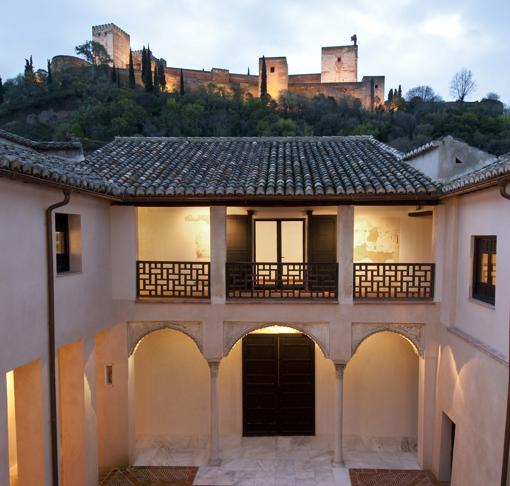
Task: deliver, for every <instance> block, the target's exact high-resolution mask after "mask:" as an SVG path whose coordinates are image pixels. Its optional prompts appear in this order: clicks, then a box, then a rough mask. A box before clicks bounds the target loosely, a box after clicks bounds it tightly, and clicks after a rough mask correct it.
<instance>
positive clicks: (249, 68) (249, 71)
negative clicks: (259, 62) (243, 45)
mask: <svg viewBox="0 0 510 486" xmlns="http://www.w3.org/2000/svg"><path fill="white" fill-rule="evenodd" d="M249 75H250V66H248V76H249Z"/></svg>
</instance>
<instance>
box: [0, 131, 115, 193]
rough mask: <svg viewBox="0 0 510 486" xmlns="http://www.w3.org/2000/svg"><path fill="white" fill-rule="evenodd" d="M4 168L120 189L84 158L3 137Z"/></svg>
mask: <svg viewBox="0 0 510 486" xmlns="http://www.w3.org/2000/svg"><path fill="white" fill-rule="evenodd" d="M2 169H3V170H6V171H9V172H10V173H14V174H16V173H18V174H22V175H24V176H29V177H34V178H36V179H41V180H44V181H49V182H52V183H56V184H61V185H65V186H70V187H74V188H77V189H82V190H86V191H93V192H97V193H100V194H109V195H114V194H118V193H119V191H118V189H117V188H116V186H115V184H112V183H108V182H105V181H104V180H103V179H101V178H99V177H98V176H97V175H96V174H94V173H93V171H92V170H91V169H90V168H89V167H87V165H86V164H85V163H83V162H81V163H79V162H75V161H72V160H69V159H67V158H64V157H59V156H57V155H46V154H41V153H39V152H38V151H36V150H34V149H32V148H28V147H26V146H20V145H17V144H16V145H15V144H12V143H9V142H6V141H5V140H2V139H1V138H0V170H2Z"/></svg>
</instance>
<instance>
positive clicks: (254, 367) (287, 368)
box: [243, 334, 315, 436]
mask: <svg viewBox="0 0 510 486" xmlns="http://www.w3.org/2000/svg"><path fill="white" fill-rule="evenodd" d="M314 434H315V346H314V343H313V341H312V340H311V339H310V338H308V337H307V336H305V335H304V334H249V335H248V336H246V337H245V338H244V339H243V435H245V436H272V435H314Z"/></svg>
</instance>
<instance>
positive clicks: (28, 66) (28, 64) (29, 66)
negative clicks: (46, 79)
mask: <svg viewBox="0 0 510 486" xmlns="http://www.w3.org/2000/svg"><path fill="white" fill-rule="evenodd" d="M24 76H25V80H26V81H30V82H32V81H33V80H34V63H33V61H32V56H30V59H25V72H24Z"/></svg>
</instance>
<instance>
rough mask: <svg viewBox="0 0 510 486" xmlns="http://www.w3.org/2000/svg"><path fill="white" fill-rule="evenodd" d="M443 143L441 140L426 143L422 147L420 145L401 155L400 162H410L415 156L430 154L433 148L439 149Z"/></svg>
mask: <svg viewBox="0 0 510 486" xmlns="http://www.w3.org/2000/svg"><path fill="white" fill-rule="evenodd" d="M442 143H443V139H438V140H432V141H431V142H427V143H425V144H423V145H420V146H419V147H416V148H415V149H413V150H410V151H409V152H406V153H405V154H403V155H402V160H410V159H414V158H415V157H416V156H418V155H421V154H424V153H425V152H430V151H431V150H434V149H435V148H437V147H439V146H440V145H441V144H442Z"/></svg>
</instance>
